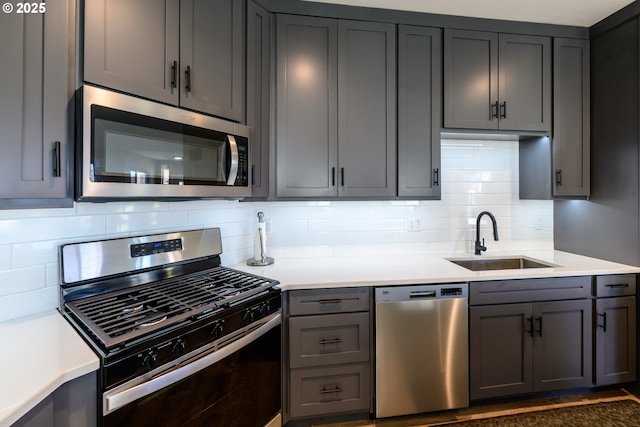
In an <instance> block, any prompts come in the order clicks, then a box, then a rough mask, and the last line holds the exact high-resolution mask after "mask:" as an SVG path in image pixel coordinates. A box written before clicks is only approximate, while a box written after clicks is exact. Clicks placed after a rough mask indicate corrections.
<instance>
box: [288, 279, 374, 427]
mask: <svg viewBox="0 0 640 427" xmlns="http://www.w3.org/2000/svg"><path fill="white" fill-rule="evenodd" d="M285 298H288V304H287V305H286V307H287V308H286V309H285V319H286V321H285V325H286V328H285V331H286V332H285V342H286V343H287V344H286V346H287V348H288V351H287V352H285V353H286V362H285V377H286V378H285V384H286V387H285V402H283V416H284V422H285V423H286V422H288V421H293V422H294V423H295V425H306V424H307V423H313V422H315V421H317V420H318V418H321V417H327V416H333V415H344V414H353V413H363V414H368V413H369V411H370V408H371V360H370V322H371V320H370V314H369V307H370V298H371V297H370V290H369V288H347V289H320V290H300V291H290V292H287V293H286V297H285Z"/></svg>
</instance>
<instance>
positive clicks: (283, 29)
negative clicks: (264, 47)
mask: <svg viewBox="0 0 640 427" xmlns="http://www.w3.org/2000/svg"><path fill="white" fill-rule="evenodd" d="M276 44H277V77H276V87H277V89H276V92H277V93H276V96H277V132H276V150H277V157H276V161H277V194H276V195H277V197H279V198H287V197H300V198H309V197H318V198H333V197H349V198H357V197H393V196H395V194H396V154H395V153H396V137H395V132H396V119H395V117H396V89H395V84H396V83H395V82H396V78H395V76H396V71H395V70H396V68H395V63H396V62H395V56H396V53H395V52H396V50H395V49H396V48H395V46H396V39H395V26H394V25H393V24H380V23H374V22H361V21H347V20H335V19H327V18H314V17H305V16H292V15H279V16H278V18H277V42H276Z"/></svg>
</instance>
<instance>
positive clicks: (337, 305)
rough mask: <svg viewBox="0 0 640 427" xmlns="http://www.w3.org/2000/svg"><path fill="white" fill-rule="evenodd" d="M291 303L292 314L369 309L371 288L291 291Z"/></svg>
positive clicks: (290, 311)
mask: <svg viewBox="0 0 640 427" xmlns="http://www.w3.org/2000/svg"><path fill="white" fill-rule="evenodd" d="M289 304H290V308H289V313H290V315H291V316H296V315H303V314H327V313H345V312H349V311H369V288H346V289H310V290H304V291H291V292H290V294H289Z"/></svg>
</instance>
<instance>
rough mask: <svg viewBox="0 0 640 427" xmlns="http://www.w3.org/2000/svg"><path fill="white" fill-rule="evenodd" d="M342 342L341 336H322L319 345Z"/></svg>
mask: <svg viewBox="0 0 640 427" xmlns="http://www.w3.org/2000/svg"><path fill="white" fill-rule="evenodd" d="M341 342H342V338H338V337H336V338H322V339H321V340H320V342H319V344H320V345H325V344H340V343H341Z"/></svg>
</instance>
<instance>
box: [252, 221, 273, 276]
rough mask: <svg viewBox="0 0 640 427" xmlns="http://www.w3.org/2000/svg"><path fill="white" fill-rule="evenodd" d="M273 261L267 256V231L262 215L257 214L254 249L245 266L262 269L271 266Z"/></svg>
mask: <svg viewBox="0 0 640 427" xmlns="http://www.w3.org/2000/svg"><path fill="white" fill-rule="evenodd" d="M273 263H274V259H273V258H271V257H268V256H267V230H266V224H265V223H264V213H262V212H258V236H257V238H256V244H255V247H254V254H253V258H249V259H248V260H247V265H249V266H252V267H263V266H265V265H271V264H273Z"/></svg>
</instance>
